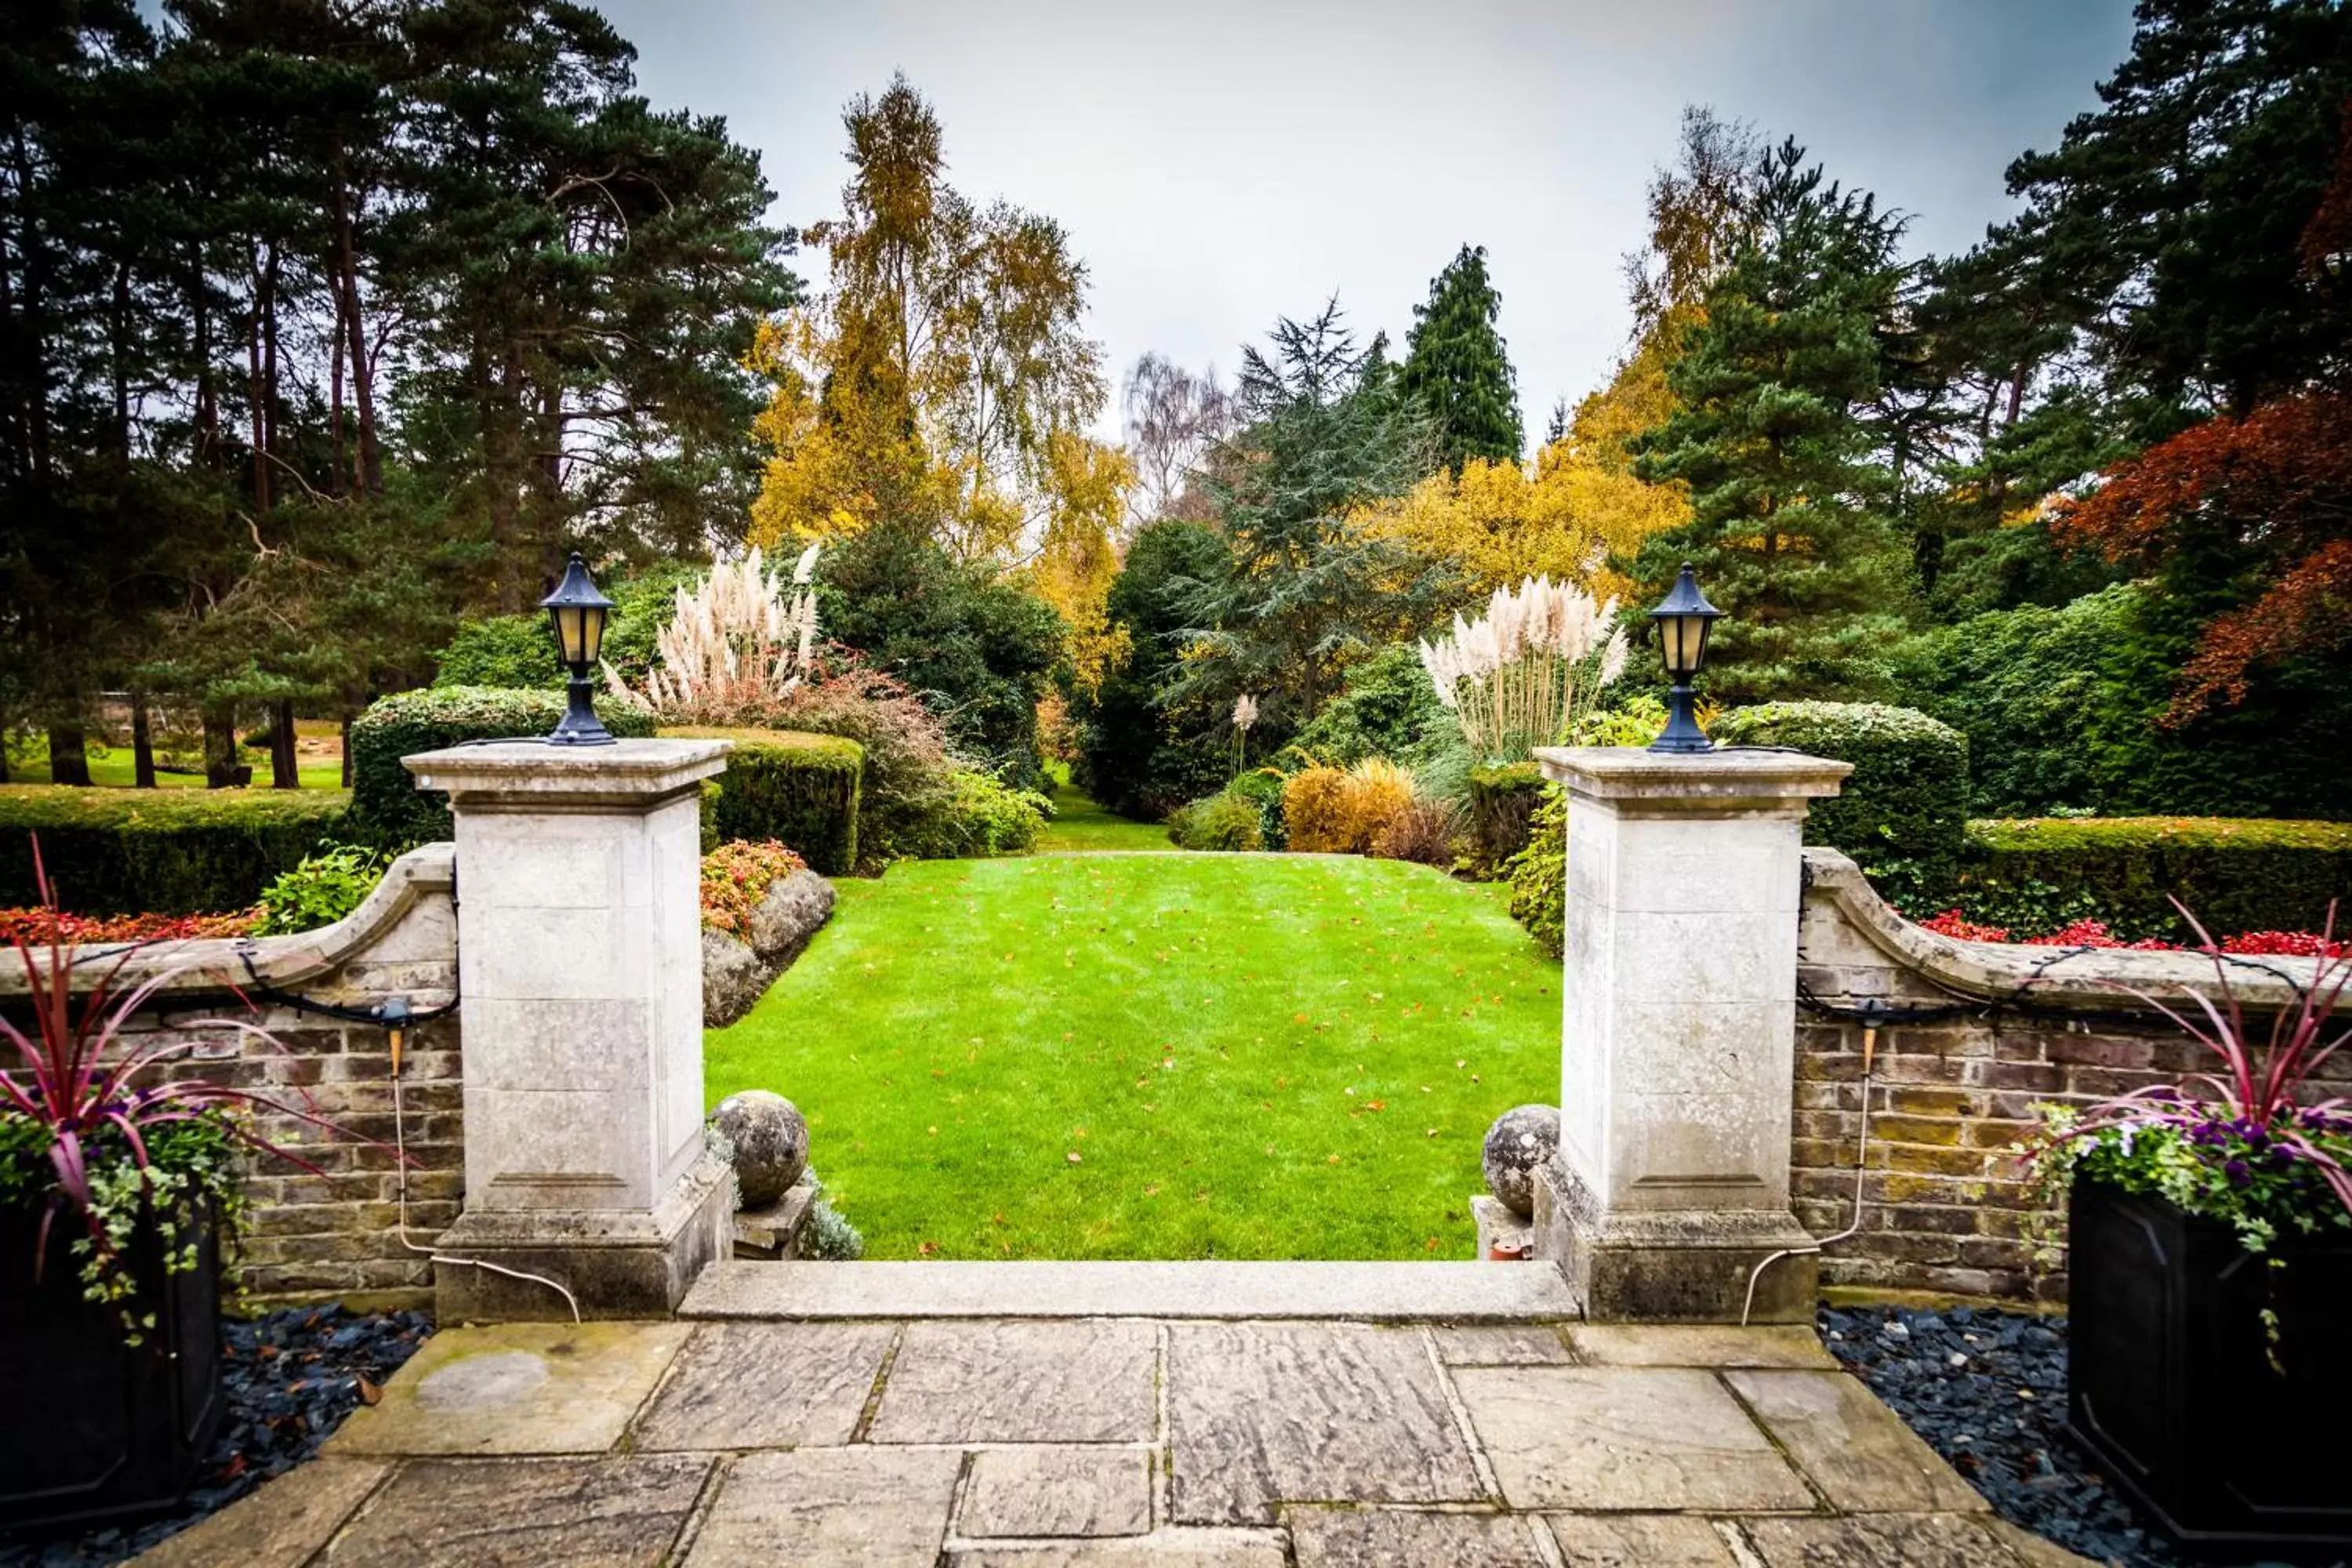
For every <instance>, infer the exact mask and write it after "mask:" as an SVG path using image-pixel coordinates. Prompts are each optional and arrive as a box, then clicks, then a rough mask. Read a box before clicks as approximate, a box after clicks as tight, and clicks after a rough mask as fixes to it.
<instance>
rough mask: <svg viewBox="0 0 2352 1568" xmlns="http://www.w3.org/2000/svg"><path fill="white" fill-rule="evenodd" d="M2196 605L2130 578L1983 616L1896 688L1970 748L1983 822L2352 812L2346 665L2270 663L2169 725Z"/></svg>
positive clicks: (1919, 659)
mask: <svg viewBox="0 0 2352 1568" xmlns="http://www.w3.org/2000/svg"><path fill="white" fill-rule="evenodd" d="M2192 608H2193V606H2189V605H2181V604H2171V603H2168V601H2167V599H2166V597H2165V596H2164V595H2160V594H2158V592H2157V591H2156V590H2155V589H2154V588H2153V587H2151V586H2150V585H2147V584H2134V583H2122V584H2116V585H2115V586H2113V587H2110V588H2106V589H2104V590H2102V591H2101V592H2099V593H2095V594H2090V595H2085V596H2084V597H2082V598H2080V599H2077V600H2075V601H2074V603H2072V604H2070V605H2064V606H2063V607H2062V608H2058V609H2047V608H2043V607H2042V606H2039V605H2028V606H2025V607H2023V608H2020V609H2014V610H2001V611H1997V612H1992V613H1989V614H1986V615H1981V616H1972V617H1970V618H1969V619H1968V620H1965V621H1962V622H1960V623H1959V624H1958V625H1957V626H1947V627H1944V628H1942V629H1941V630H1938V631H1935V632H1930V633H1927V634H1926V635H1924V636H1922V637H1916V638H1914V639H1912V641H1911V642H1910V643H1908V644H1906V646H1905V647H1904V649H1903V650H1902V653H1901V655H1900V656H1899V657H1898V658H1897V660H1896V671H1895V672H1896V678H1897V680H1898V683H1899V684H1900V686H1901V687H1902V689H1903V691H1904V700H1905V701H1906V702H1908V703H1910V704H1911V705H1913V706H1914V707H1916V708H1918V709H1919V710H1922V711H1923V712H1926V713H1927V714H1928V715H1929V716H1930V717H1932V718H1936V719H1940V720H1942V721H1944V722H1945V723H1947V724H1949V725H1951V726H1952V727H1953V728H1954V729H1957V730H1958V731H1960V732H1961V733H1962V734H1964V735H1966V736H1967V737H1968V738H1969V772H1970V775H1971V778H1970V789H1969V812H1970V814H1971V815H1973V816H2042V815H2046V814H2049V813H2052V812H2054V811H2057V810H2060V809H2062V808H2071V809H2074V810H2081V811H2092V812H2096V813H2098V814H2100V815H2103V816H2117V817H2121V816H2141V815H2147V814H2153V813H2158V812H2176V813H2184V814H2194V815H2197V816H2276V817H2327V818H2336V819H2341V818H2344V817H2347V816H2352V769H2347V768H2346V767H2345V766H2344V763H2343V756H2342V752H2343V740H2342V736H2343V735H2344V733H2345V731H2346V729H2347V727H2352V683H2347V682H2346V681H2345V680H2344V679H2342V670H2341V661H2340V660H2338V661H2334V662H2333V663H2331V661H2329V660H2326V659H2302V660H2291V661H2287V662H2286V663H2284V664H2282V665H2279V666H2277V667H2276V668H2273V667H2272V666H2270V665H2267V664H2265V665H2258V666H2257V667H2256V668H2255V670H2254V672H2253V678H2252V685H2251V689H2250V690H2249V691H2248V693H2247V696H2246V699H2245V700H2244V701H2242V702H2241V703H2239V704H2238V705H2237V706H2235V707H2233V708H2231V709H2227V710H2216V711H2213V712H2209V713H2206V714H2204V715H2201V716H2200V717H2199V718H2197V719H2195V720H2194V721H2190V722H2189V723H2187V724H2183V725H2180V726H2178V727H2173V726H2168V725H2167V724H2165V723H2163V722H2161V720H2162V718H2163V716H2164V712H2165V710H2166V708H2167V707H2168V705H2169V704H2170V702H2171V700H2172V691H2173V685H2174V682H2175V680H2176V679H2177V678H2178V675H2179V669H2180V667H2181V665H2182V663H2183V662H2184V661H2186V660H2187V659H2188V658H2189V655H2190V653H2191V652H2192V650H2193V649H2194V648H2195V647H2196V640H2197V632H2198V626H2197V624H2196V623H2195V622H2194V620H2193V619H2191V620H2190V621H2189V622H2186V623H2183V622H2182V621H2181V617H2182V616H2184V615H2186V614H2188V613H2189V610H2191V609H2192Z"/></svg>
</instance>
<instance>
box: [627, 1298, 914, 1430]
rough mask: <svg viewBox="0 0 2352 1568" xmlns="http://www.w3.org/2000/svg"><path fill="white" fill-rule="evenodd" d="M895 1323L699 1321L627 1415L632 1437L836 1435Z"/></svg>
mask: <svg viewBox="0 0 2352 1568" xmlns="http://www.w3.org/2000/svg"><path fill="white" fill-rule="evenodd" d="M897 1337H898V1329H897V1327H896V1325H894V1324H890V1323H704V1324H702V1325H701V1326H700V1327H698V1328H697V1329H696V1330H695V1331H694V1336H693V1337H692V1338H691V1339H689V1340H688V1341H687V1342H686V1349H685V1350H683V1351H682V1352H679V1353H678V1357H677V1362H676V1363H675V1364H674V1365H673V1367H672V1368H671V1371H670V1375H669V1378H668V1380H667V1382H665V1383H664V1384H662V1387H661V1392H660V1393H659V1394H656V1395H655V1397H654V1402H653V1404H652V1405H649V1406H648V1407H647V1408H646V1413H645V1414H644V1415H641V1416H639V1417H638V1418H637V1425H636V1433H635V1438H636V1440H635V1445H634V1446H635V1447H636V1448H638V1449H640V1450H647V1451H659V1450H665V1449H679V1448H785V1447H800V1446H802V1445H803V1444H808V1443H846V1442H848V1441H849V1439H850V1436H851V1435H852V1434H853V1433H854V1432H855V1431H856V1428H857V1418H858V1417H859V1416H860V1415H864V1414H865V1411H866V1399H867V1398H868V1397H869V1396H870V1395H871V1394H873V1392H874V1379H875V1376H876V1375H877V1373H880V1372H881V1370H882V1361H883V1358H884V1357H885V1356H887V1354H888V1353H889V1352H890V1342H891V1341H892V1340H894V1339H896V1338H897Z"/></svg>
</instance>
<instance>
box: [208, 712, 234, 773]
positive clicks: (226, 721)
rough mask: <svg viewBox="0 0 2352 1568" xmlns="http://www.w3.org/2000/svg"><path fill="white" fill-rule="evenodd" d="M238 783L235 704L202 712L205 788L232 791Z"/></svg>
mask: <svg viewBox="0 0 2352 1568" xmlns="http://www.w3.org/2000/svg"><path fill="white" fill-rule="evenodd" d="M240 782H241V781H240V780H239V778H238V776H237V766H236V704H235V703H228V704H226V705H223V706H219V707H210V708H206V709H205V788H206V789H235V788H236V786H237V784H239V783H240Z"/></svg>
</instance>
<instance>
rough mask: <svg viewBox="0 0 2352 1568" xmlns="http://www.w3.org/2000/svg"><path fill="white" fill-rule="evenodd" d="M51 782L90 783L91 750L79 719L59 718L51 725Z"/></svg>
mask: <svg viewBox="0 0 2352 1568" xmlns="http://www.w3.org/2000/svg"><path fill="white" fill-rule="evenodd" d="M49 782H50V783H51V784H89V751H88V750H87V749H86V746H85V743H84V738H83V735H82V729H81V721H80V720H79V719H68V720H58V721H54V722H52V723H51V724H50V725H49Z"/></svg>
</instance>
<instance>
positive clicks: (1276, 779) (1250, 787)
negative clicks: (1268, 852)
mask: <svg viewBox="0 0 2352 1568" xmlns="http://www.w3.org/2000/svg"><path fill="white" fill-rule="evenodd" d="M1282 786H1283V775H1282V774H1281V773H1279V772H1277V771H1276V770H1275V769H1273V768H1252V769H1251V770H1250V771H1249V772H1247V773H1244V774H1243V775H1242V776H1241V777H1239V778H1237V779H1235V780H1234V782H1233V783H1231V784H1227V785H1226V786H1225V787H1224V793H1225V794H1226V795H1233V796H1235V797H1236V798H1238V799H1241V800H1245V801H1248V802H1249V803H1250V805H1253V806H1255V807H1256V808H1257V839H1258V847H1260V848H1263V849H1286V848H1288V847H1290V835H1289V833H1288V831H1287V830H1286V828H1285V827H1284V826H1283V821H1282Z"/></svg>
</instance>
